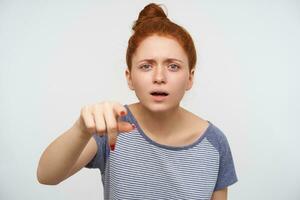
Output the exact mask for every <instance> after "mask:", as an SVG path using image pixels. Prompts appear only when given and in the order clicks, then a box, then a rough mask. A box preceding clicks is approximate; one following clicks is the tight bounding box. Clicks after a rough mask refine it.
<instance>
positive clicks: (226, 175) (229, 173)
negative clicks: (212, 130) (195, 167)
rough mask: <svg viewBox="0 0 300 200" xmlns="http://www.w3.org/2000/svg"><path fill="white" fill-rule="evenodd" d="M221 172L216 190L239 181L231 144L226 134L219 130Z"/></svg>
mask: <svg viewBox="0 0 300 200" xmlns="http://www.w3.org/2000/svg"><path fill="white" fill-rule="evenodd" d="M218 145H219V148H218V149H219V154H220V157H219V159H220V160H219V173H218V178H217V182H216V185H215V188H214V191H216V190H220V189H223V188H225V187H227V186H229V185H232V184H234V183H235V182H237V181H238V179H237V175H236V171H235V167H234V161H233V158H232V154H231V150H230V146H229V143H228V140H227V138H226V136H225V135H224V134H223V133H222V132H219V137H218Z"/></svg>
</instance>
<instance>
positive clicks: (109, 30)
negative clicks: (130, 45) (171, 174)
mask: <svg viewBox="0 0 300 200" xmlns="http://www.w3.org/2000/svg"><path fill="white" fill-rule="evenodd" d="M154 2H156V3H163V4H164V5H165V6H166V7H167V9H168V16H169V18H170V19H171V20H173V21H174V22H175V23H178V24H179V25H182V26H183V27H185V28H186V29H187V30H188V31H189V32H190V34H191V35H192V37H193V38H194V41H195V44H196V49H197V54H198V62H197V70H196V80H195V84H194V86H193V88H192V90H190V91H189V92H188V93H186V95H185V97H184V99H183V101H182V106H183V107H185V108H187V109H188V110H190V111H192V112H194V113H195V114H197V115H199V116H201V117H203V118H205V119H208V120H210V121H211V122H212V123H214V124H215V125H216V126H218V127H219V128H220V129H221V130H222V131H223V132H224V133H225V134H226V136H227V138H228V140H229V143H230V146H231V150H232V153H233V156H234V161H235V166H236V171H237V174H238V178H239V181H238V182H237V183H236V184H235V185H233V186H231V187H230V188H229V199H235V200H240V199H243V200H253V199H255V200H256V199H263V200H267V199H268V200H269V199H270V200H282V199H289V200H296V199H300V192H299V191H300V190H299V189H300V188H299V180H300V173H299V169H300V161H299V153H298V152H299V150H298V148H299V146H300V142H299V139H300V137H299V133H300V131H299V130H300V129H299V127H298V122H299V114H298V113H299V111H300V109H299V104H297V102H299V94H298V93H299V85H300V84H299V81H297V80H296V78H297V76H299V71H300V70H299V67H300V66H299V65H300V61H299V52H300V48H299V46H300V42H299V41H300V40H299V35H300V12H299V11H300V4H299V1H286V0H282V1H271V0H270V1H226V3H225V2H224V1H221V0H220V1H211V0H210V1H208V0H207V1H154ZM148 3H149V1H140V0H139V1H81V2H80V1H33V0H32V1H19V2H18V1H0V89H1V90H0V119H1V126H0V134H1V140H0V152H1V156H0V162H1V165H0V199H3V200H8V199H9V200H17V199H45V200H48V199H49V200H50V199H51V200H52V199H56V200H63V199H64V200H65V199H72V200H77V199H78V200H79V199H94V200H99V199H102V191H103V188H102V185H101V177H100V173H99V171H98V170H91V169H83V170H81V171H80V172H78V173H77V174H75V175H74V176H72V177H70V178H69V179H67V180H65V181H64V182H62V183H61V184H59V185H55V186H47V185H41V184H39V183H38V181H37V179H36V169H37V165H38V161H39V158H40V156H41V154H42V152H43V150H44V149H45V148H46V147H47V145H48V144H50V142H52V141H53V140H54V139H55V138H56V137H58V136H59V135H60V134H61V133H63V132H64V131H65V130H67V129H68V128H69V127H70V126H71V125H72V124H73V123H74V121H75V120H76V119H77V117H78V116H79V112H80V108H81V107H82V106H83V105H85V104H90V103H95V102H98V101H102V100H117V101H119V102H121V103H123V104H125V103H126V104H130V103H134V102H136V101H137V98H136V96H135V93H134V92H133V91H131V90H129V88H128V86H127V83H126V79H125V68H126V62H125V54H126V48H127V42H128V39H129V37H130V35H131V27H132V23H133V21H134V20H136V19H137V16H138V13H139V12H140V11H141V10H142V8H143V7H144V6H145V5H147V4H148ZM296 67H298V68H296Z"/></svg>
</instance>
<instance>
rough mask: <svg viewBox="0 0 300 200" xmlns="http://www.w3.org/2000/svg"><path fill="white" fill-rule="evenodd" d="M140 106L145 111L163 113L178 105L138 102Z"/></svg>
mask: <svg viewBox="0 0 300 200" xmlns="http://www.w3.org/2000/svg"><path fill="white" fill-rule="evenodd" d="M140 104H141V105H142V106H143V107H144V108H145V109H147V110H149V111H151V112H155V113H160V112H161V113H164V112H166V111H169V110H170V109H174V108H175V107H177V106H178V104H172V103H170V102H153V101H148V102H140Z"/></svg>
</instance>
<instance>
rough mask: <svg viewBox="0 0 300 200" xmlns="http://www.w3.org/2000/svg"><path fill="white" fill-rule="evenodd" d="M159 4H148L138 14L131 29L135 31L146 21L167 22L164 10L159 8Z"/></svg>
mask: <svg viewBox="0 0 300 200" xmlns="http://www.w3.org/2000/svg"><path fill="white" fill-rule="evenodd" d="M160 5H161V4H155V3H150V4H148V5H147V6H145V7H144V9H143V10H142V11H141V12H140V14H139V17H138V20H136V21H135V22H134V24H133V27H132V29H133V30H134V31H135V30H136V29H137V27H138V26H139V25H140V24H142V23H143V22H145V21H148V20H167V21H169V19H168V17H167V15H166V14H165V12H164V10H163V9H162V8H161V7H160Z"/></svg>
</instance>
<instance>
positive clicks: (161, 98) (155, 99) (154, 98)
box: [150, 94, 170, 102]
mask: <svg viewBox="0 0 300 200" xmlns="http://www.w3.org/2000/svg"><path fill="white" fill-rule="evenodd" d="M150 95H151V94H150ZM169 95H170V94H168V95H167V96H155V95H151V97H152V99H153V100H154V101H156V102H162V101H165V100H166V99H167V98H168V97H169Z"/></svg>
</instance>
